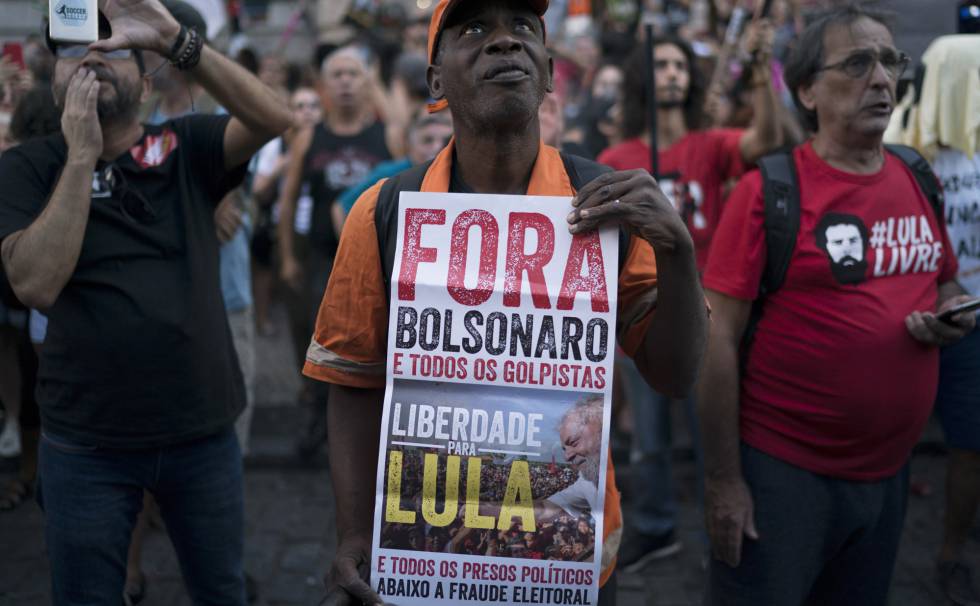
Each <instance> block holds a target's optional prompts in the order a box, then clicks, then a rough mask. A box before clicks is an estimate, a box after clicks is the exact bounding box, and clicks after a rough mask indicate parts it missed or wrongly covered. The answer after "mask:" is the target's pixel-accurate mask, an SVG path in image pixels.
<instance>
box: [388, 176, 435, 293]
mask: <svg viewBox="0 0 980 606" xmlns="http://www.w3.org/2000/svg"><path fill="white" fill-rule="evenodd" d="M431 164H432V162H431V161H429V162H426V163H425V164H420V165H418V166H413V167H412V168H409V169H407V170H404V171H402V172H400V173H398V174H397V175H395V176H394V177H390V178H389V179H388V180H387V181H385V182H384V184H383V185H382V186H381V191H379V192H378V202H377V204H376V205H375V207H374V229H375V230H376V232H377V235H378V253H379V255H380V257H381V276H382V278H383V279H384V288H385V296H386V297H390V296H391V272H392V271H394V268H395V246H396V245H397V244H398V195H399V194H400V193H401V192H403V191H419V190H420V189H421V188H422V181H424V180H425V173H427V172H428V171H429V166H430V165H431Z"/></svg>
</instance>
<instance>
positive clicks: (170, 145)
mask: <svg viewBox="0 0 980 606" xmlns="http://www.w3.org/2000/svg"><path fill="white" fill-rule="evenodd" d="M175 149H177V135H175V134H174V133H173V131H171V130H169V129H165V130H164V131H163V132H161V133H160V134H159V135H147V136H146V137H144V138H143V141H142V142H140V144H139V145H136V146H135V147H133V148H132V149H130V150H129V153H130V154H132V156H133V160H136V162H137V164H139V165H140V166H142V167H143V168H150V167H153V166H160V165H161V164H163V163H164V162H166V161H167V158H168V157H170V154H171V152H173V151H174V150H175Z"/></svg>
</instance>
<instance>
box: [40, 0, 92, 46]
mask: <svg viewBox="0 0 980 606" xmlns="http://www.w3.org/2000/svg"><path fill="white" fill-rule="evenodd" d="M48 34H50V36H51V39H52V40H57V41H59V42H72V43H75V44H87V43H91V42H95V41H96V40H98V39H99V4H98V0H48Z"/></svg>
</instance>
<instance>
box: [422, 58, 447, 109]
mask: <svg viewBox="0 0 980 606" xmlns="http://www.w3.org/2000/svg"><path fill="white" fill-rule="evenodd" d="M425 81H426V82H427V83H428V85H429V96H430V97H432V99H433V100H435V101H439V100H440V99H444V98H445V97H446V91H445V90H443V87H442V67H441V66H439V65H429V67H428V68H426V70H425Z"/></svg>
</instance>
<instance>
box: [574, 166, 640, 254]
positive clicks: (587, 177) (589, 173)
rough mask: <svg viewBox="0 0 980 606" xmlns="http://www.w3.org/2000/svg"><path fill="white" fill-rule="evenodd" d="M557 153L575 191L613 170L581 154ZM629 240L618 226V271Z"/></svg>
mask: <svg viewBox="0 0 980 606" xmlns="http://www.w3.org/2000/svg"><path fill="white" fill-rule="evenodd" d="M559 155H560V156H561V162H562V164H564V165H565V173H566V174H567V175H568V180H569V181H571V183H572V187H574V188H575V191H578V190H580V189H582V188H583V187H585V186H586V185H587V184H588V183H590V182H592V180H594V179H595V178H596V177H598V176H599V175H603V174H605V173H611V172H613V169H611V168H609V167H608V166H606V165H605V164H599V163H598V162H593V161H592V160H586V159H585V158H583V157H581V156H576V155H574V154H566V153H563V152H559ZM630 240H631V236H630V234H629V232H627V231H626V230H625V229H623V228H620V229H619V271H623V264H625V263H626V257H627V255H628V254H629V250H630Z"/></svg>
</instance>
